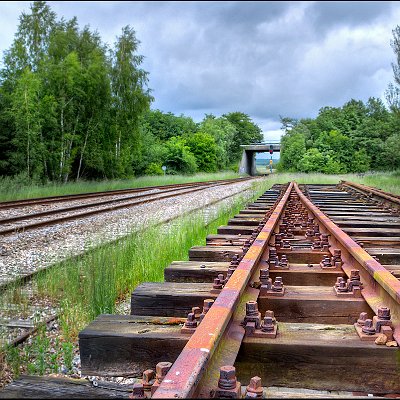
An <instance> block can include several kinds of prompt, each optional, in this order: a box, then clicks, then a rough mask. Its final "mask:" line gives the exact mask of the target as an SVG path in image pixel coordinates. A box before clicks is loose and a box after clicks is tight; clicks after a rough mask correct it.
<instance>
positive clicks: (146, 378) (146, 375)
mask: <svg viewBox="0 0 400 400" xmlns="http://www.w3.org/2000/svg"><path fill="white" fill-rule="evenodd" d="M155 377H156V374H155V372H154V370H152V369H146V371H144V372H143V377H142V384H143V389H144V390H145V391H146V392H148V391H150V390H151V386H152V385H153V383H154V379H155Z"/></svg>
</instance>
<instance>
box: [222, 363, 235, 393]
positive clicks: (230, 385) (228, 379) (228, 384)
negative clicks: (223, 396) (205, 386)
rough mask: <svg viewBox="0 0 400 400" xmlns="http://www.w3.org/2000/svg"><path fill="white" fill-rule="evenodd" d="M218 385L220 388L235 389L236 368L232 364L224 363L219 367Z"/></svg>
mask: <svg viewBox="0 0 400 400" xmlns="http://www.w3.org/2000/svg"><path fill="white" fill-rule="evenodd" d="M218 387H219V388H220V389H228V390H229V389H235V387H236V368H235V367H234V366H233V365H224V366H223V367H221V368H220V369H219V380H218Z"/></svg>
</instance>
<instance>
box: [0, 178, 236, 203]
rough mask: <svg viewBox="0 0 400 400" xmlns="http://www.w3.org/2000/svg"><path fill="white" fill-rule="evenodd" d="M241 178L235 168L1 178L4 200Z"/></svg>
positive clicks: (0, 183) (0, 196) (0, 198)
mask: <svg viewBox="0 0 400 400" xmlns="http://www.w3.org/2000/svg"><path fill="white" fill-rule="evenodd" d="M233 178H239V175H238V174H237V173H235V172H233V171H225V172H218V173H215V174H206V173H204V174H195V175H190V176H189V175H165V176H142V177H139V178H133V179H123V180H105V181H92V182H90V181H79V182H70V183H66V184H60V183H49V184H46V185H38V184H33V185H27V184H23V183H21V182H19V181H18V180H17V179H13V178H9V177H0V201H8V200H17V199H29V198H33V197H47V196H61V195H65V194H78V193H87V192H100V191H105V190H117V189H126V188H140V187H144V186H160V185H171V184H174V183H188V182H204V181H211V180H216V179H233Z"/></svg>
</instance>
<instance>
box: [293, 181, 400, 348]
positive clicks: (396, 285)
mask: <svg viewBox="0 0 400 400" xmlns="http://www.w3.org/2000/svg"><path fill="white" fill-rule="evenodd" d="M294 189H295V190H296V193H297V194H298V195H299V197H300V200H301V201H302V203H303V204H304V206H306V207H307V208H308V209H309V211H310V212H311V213H312V214H314V216H315V218H317V219H318V221H319V222H320V223H321V224H322V226H323V227H324V228H325V229H326V230H327V231H328V232H330V233H331V240H334V241H335V242H337V243H339V244H340V245H341V247H342V249H343V250H344V251H342V258H343V259H344V260H345V261H346V262H345V263H344V264H343V266H342V268H343V270H344V272H345V273H346V274H347V275H348V276H350V271H351V269H354V268H357V266H358V265H360V266H361V267H362V269H361V270H360V275H361V278H362V280H363V281H364V286H365V288H364V289H363V290H362V292H361V294H362V295H363V297H364V299H365V301H366V302H367V303H368V305H369V306H370V307H371V309H372V310H373V311H374V312H375V313H377V310H378V307H380V306H386V307H390V310H391V315H392V321H393V324H394V327H395V328H396V327H397V329H395V330H394V335H393V336H394V337H395V339H396V341H397V342H400V281H399V280H398V279H396V278H395V277H394V276H393V275H392V274H391V273H390V271H388V270H387V269H386V268H385V267H383V266H382V265H381V264H380V263H379V262H378V261H376V260H375V259H374V258H373V257H372V256H371V255H370V254H368V253H367V252H366V251H365V250H364V249H363V248H362V247H361V246H360V245H358V244H357V243H356V242H355V241H354V240H353V239H352V238H351V237H350V236H349V235H348V234H347V233H345V232H343V231H342V229H340V228H339V227H338V226H337V225H336V224H335V223H334V222H333V221H332V220H331V219H330V218H329V217H328V216H327V215H326V214H324V213H323V212H322V211H321V210H320V209H319V208H318V207H317V206H315V205H314V204H313V203H312V202H311V201H310V200H309V199H308V198H307V197H306V196H305V195H304V194H303V193H302V191H301V190H300V188H299V186H298V185H297V183H295V184H294Z"/></svg>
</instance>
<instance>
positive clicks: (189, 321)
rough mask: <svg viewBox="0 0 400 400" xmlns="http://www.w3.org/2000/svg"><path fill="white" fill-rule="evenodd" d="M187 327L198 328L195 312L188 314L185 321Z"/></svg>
mask: <svg viewBox="0 0 400 400" xmlns="http://www.w3.org/2000/svg"><path fill="white" fill-rule="evenodd" d="M185 326H186V328H196V327H197V321H196V317H195V315H194V313H192V312H191V313H189V314H188V316H187V320H186V322H185Z"/></svg>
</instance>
